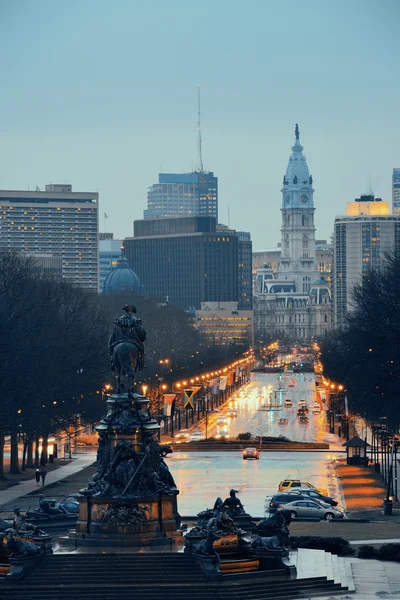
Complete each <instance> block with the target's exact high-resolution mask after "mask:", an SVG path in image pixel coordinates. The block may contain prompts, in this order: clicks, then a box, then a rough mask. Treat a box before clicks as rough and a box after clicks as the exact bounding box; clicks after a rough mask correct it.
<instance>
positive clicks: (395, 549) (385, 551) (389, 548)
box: [377, 544, 400, 562]
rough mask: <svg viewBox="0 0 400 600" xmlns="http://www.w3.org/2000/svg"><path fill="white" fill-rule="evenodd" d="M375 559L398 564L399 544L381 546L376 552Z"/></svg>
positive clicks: (399, 560)
mask: <svg viewBox="0 0 400 600" xmlns="http://www.w3.org/2000/svg"><path fill="white" fill-rule="evenodd" d="M377 558H379V560H395V561H396V562H400V544H383V546H381V547H380V548H379V550H378V552H377Z"/></svg>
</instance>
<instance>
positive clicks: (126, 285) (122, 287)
mask: <svg viewBox="0 0 400 600" xmlns="http://www.w3.org/2000/svg"><path fill="white" fill-rule="evenodd" d="M141 289H142V286H141V284H140V281H139V277H138V276H137V275H136V273H135V272H134V271H133V270H132V269H131V268H130V266H129V263H128V261H127V259H126V258H125V257H124V256H121V258H119V259H118V260H117V264H116V266H115V268H114V269H112V271H110V273H109V274H108V275H107V277H106V279H105V281H104V285H103V293H104V294H117V293H118V292H140V291H141Z"/></svg>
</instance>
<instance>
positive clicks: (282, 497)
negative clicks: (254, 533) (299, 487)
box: [265, 491, 307, 514]
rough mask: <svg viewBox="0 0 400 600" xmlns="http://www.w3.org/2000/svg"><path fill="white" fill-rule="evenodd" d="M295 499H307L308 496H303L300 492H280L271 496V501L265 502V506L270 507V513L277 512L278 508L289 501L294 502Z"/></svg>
mask: <svg viewBox="0 0 400 600" xmlns="http://www.w3.org/2000/svg"><path fill="white" fill-rule="evenodd" d="M294 500H307V496H303V495H302V494H301V493H300V492H297V491H296V492H278V493H277V494H274V495H273V496H271V497H270V499H269V502H267V498H266V502H265V507H266V508H267V507H268V510H269V512H270V513H272V514H273V513H275V512H276V511H277V509H278V508H279V507H280V506H282V505H283V504H286V503H287V502H293V501H294Z"/></svg>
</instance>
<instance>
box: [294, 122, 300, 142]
mask: <svg viewBox="0 0 400 600" xmlns="http://www.w3.org/2000/svg"><path fill="white" fill-rule="evenodd" d="M294 135H295V137H296V140H299V139H300V131H299V125H298V123H296V127H295V128H294Z"/></svg>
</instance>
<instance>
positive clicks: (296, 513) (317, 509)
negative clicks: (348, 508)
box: [280, 499, 344, 521]
mask: <svg viewBox="0 0 400 600" xmlns="http://www.w3.org/2000/svg"><path fill="white" fill-rule="evenodd" d="M280 506H282V508H284V509H285V510H289V511H290V516H291V518H292V519H297V518H301V519H315V518H317V519H319V520H320V521H322V520H324V521H332V520H333V519H343V517H344V514H343V513H342V511H340V510H338V509H337V508H333V507H332V506H329V505H327V504H325V505H324V506H323V505H322V504H319V503H317V502H313V501H312V500H297V499H296V500H292V501H291V502H287V503H286V504H281V505H280Z"/></svg>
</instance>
